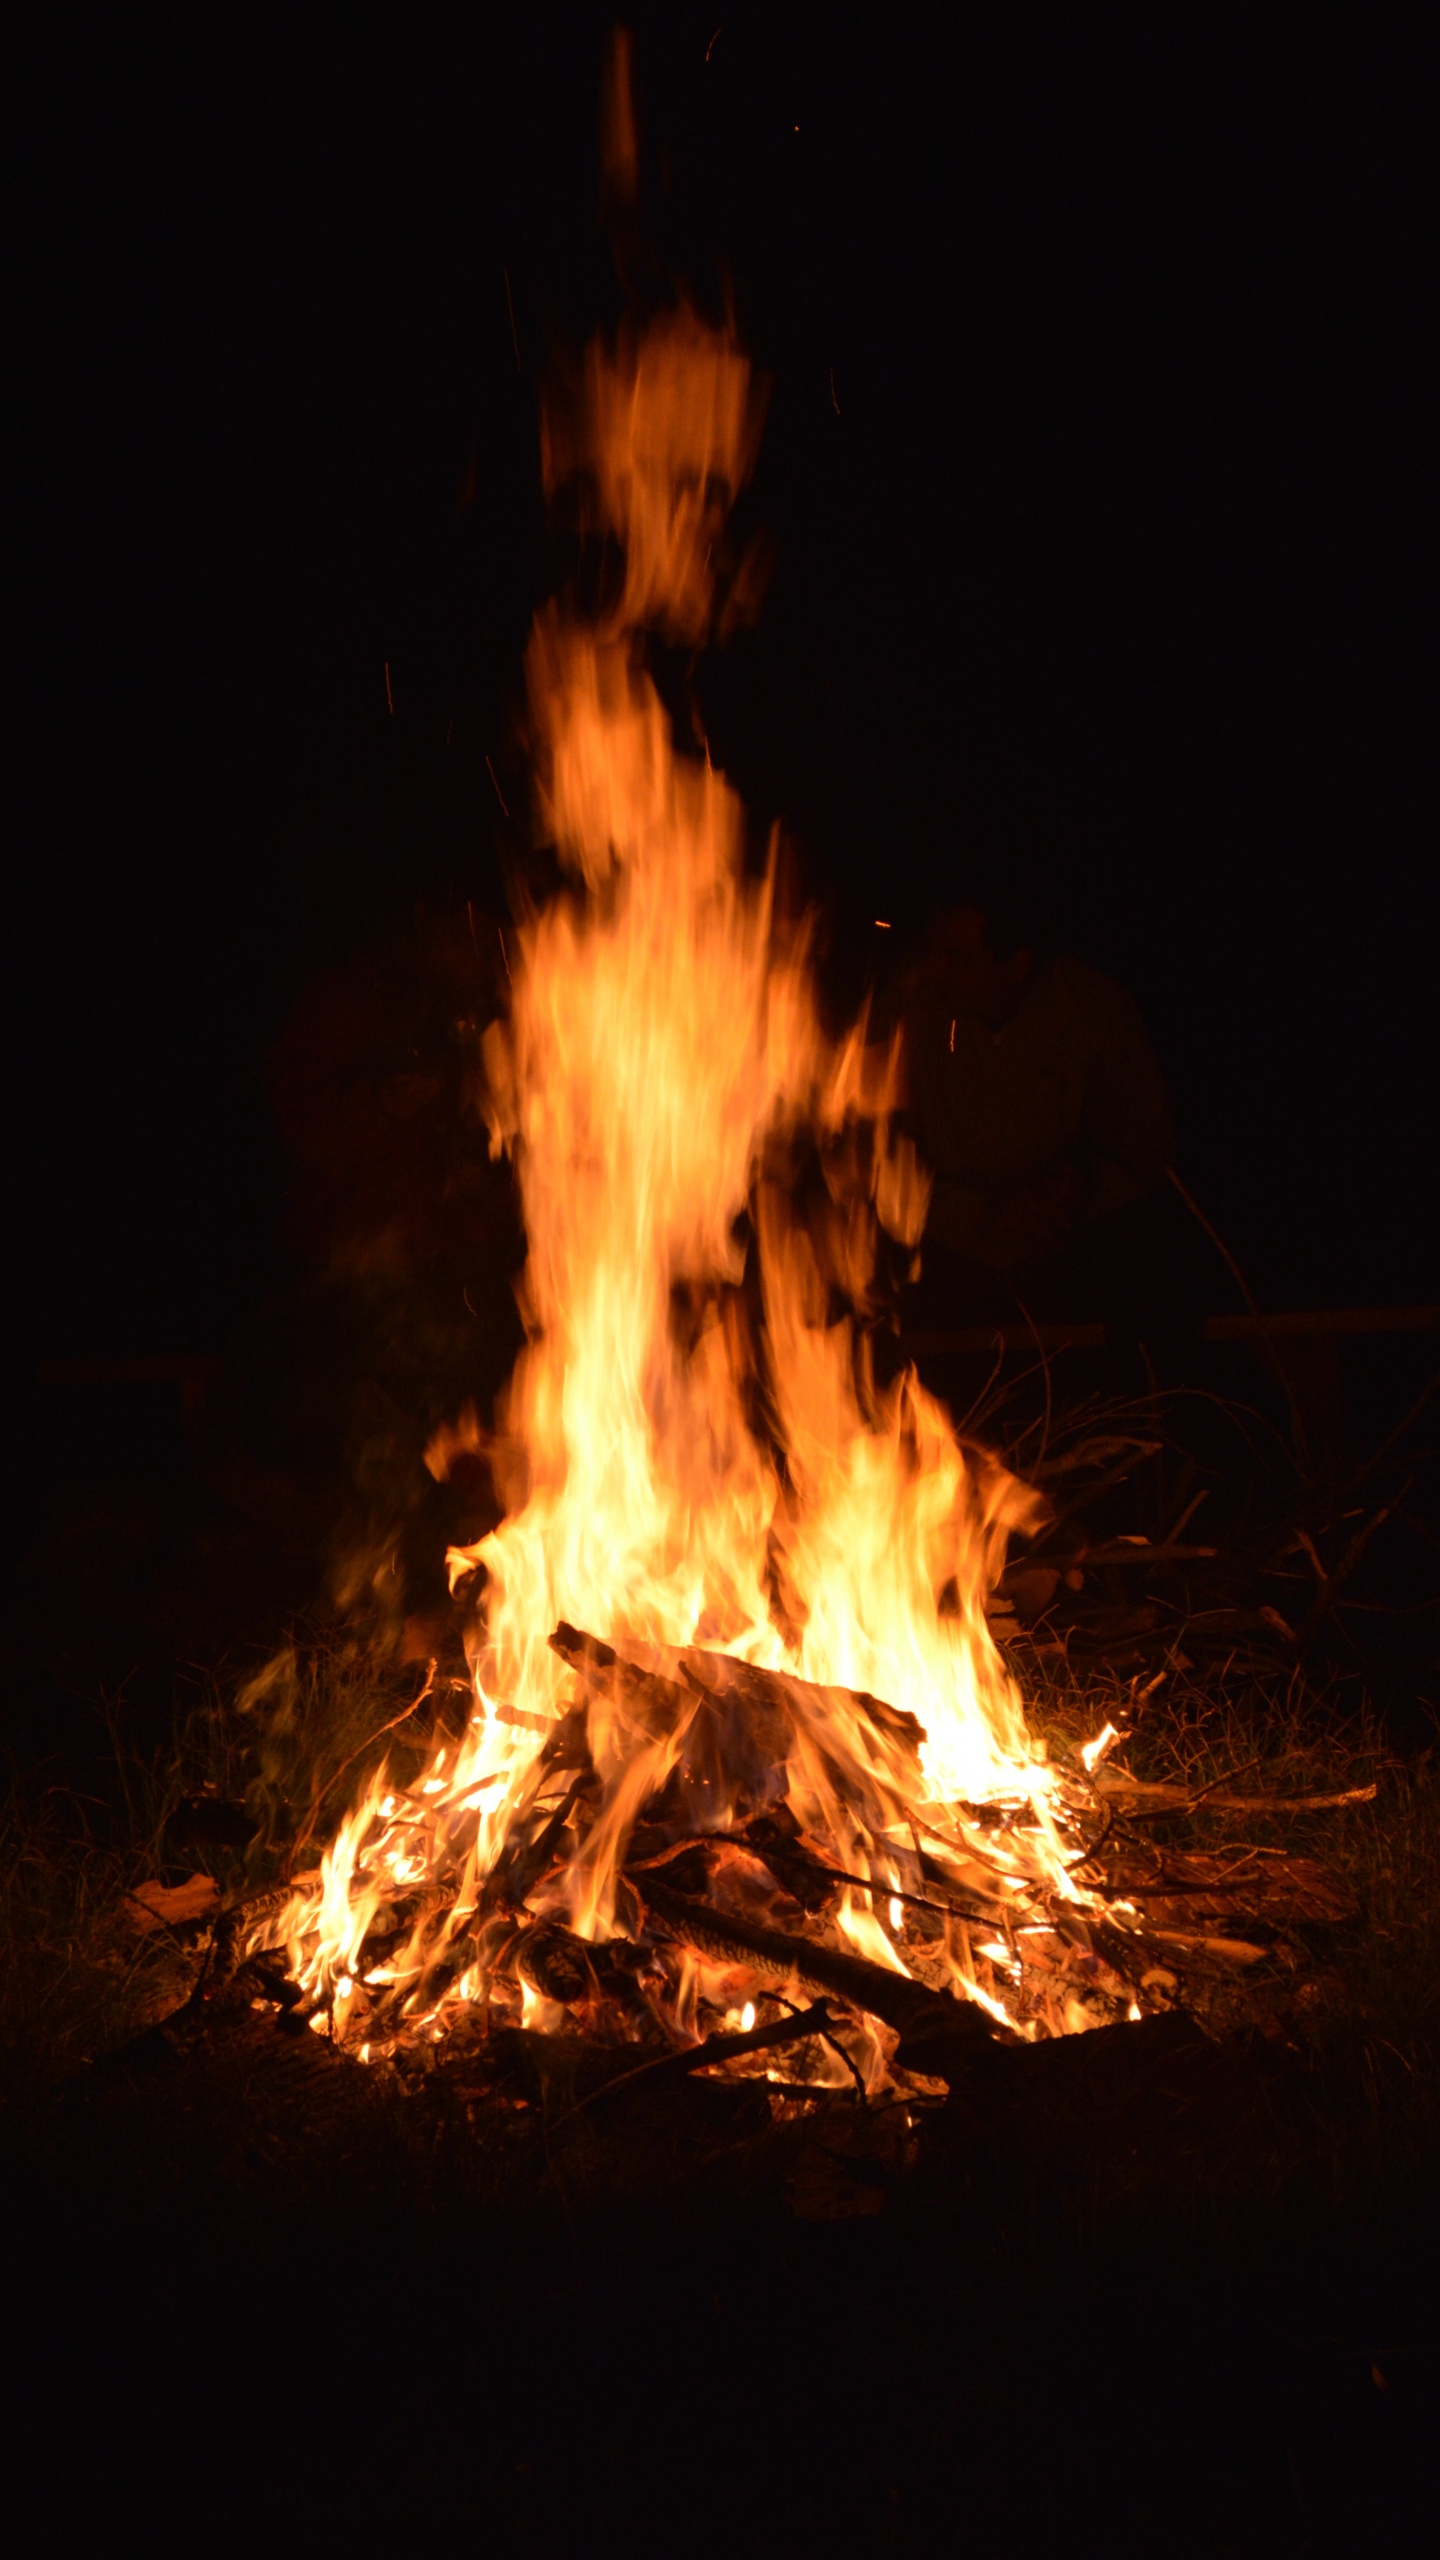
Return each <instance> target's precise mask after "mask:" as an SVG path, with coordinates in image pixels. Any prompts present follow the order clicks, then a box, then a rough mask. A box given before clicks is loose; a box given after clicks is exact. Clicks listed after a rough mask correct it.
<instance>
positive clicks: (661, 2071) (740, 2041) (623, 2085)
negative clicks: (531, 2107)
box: [553, 2000, 835, 2133]
mask: <svg viewBox="0 0 1440 2560" xmlns="http://www.w3.org/2000/svg"><path fill="white" fill-rule="evenodd" d="M834 2024H835V2021H834V2019H833V2018H832V2017H831V2015H830V2012H829V2010H828V2009H827V2007H826V2005H825V2003H824V2001H823V2000H817V2001H815V2002H814V2004H813V2006H812V2007H810V2008H808V2009H797V2010H795V2011H794V2012H793V2013H792V2015H791V2016H790V2017H788V2018H777V2019H776V2020H775V2021H774V2022H773V2024H772V2025H770V2026H768V2027H750V2028H748V2029H746V2030H745V2031H744V2032H743V2033H736V2034H734V2035H728V2036H723V2035H722V2036H706V2037H705V2038H704V2040H703V2042H701V2043H700V2044H692V2045H686V2046H684V2047H683V2048H682V2049H681V2051H680V2052H679V2053H662V2054H658V2055H657V2056H656V2058H655V2059H654V2061H653V2062H637V2063H636V2065H635V2068H634V2069H633V2071H621V2072H618V2073H617V2074H616V2077H615V2078H614V2079H613V2080H606V2081H604V2082H602V2084H601V2086H600V2087H599V2088H598V2089H592V2090H591V2091H590V2093H589V2095H588V2097H584V2098H581V2099H580V2100H579V2102H578V2103H577V2104H576V2105H575V2106H573V2107H571V2108H569V2109H568V2111H567V2112H566V2113H565V2114H564V2115H563V2116H561V2117H560V2118H559V2120H558V2122H557V2123H556V2124H555V2126H554V2128H553V2130H554V2131H555V2132H556V2133H558V2132H559V2130H560V2126H561V2125H564V2124H569V2122H570V2121H571V2118H572V2117H574V2116H578V2115H580V2114H582V2113H583V2111H584V2109H585V2108H586V2107H593V2105H594V2104H595V2101H596V2099H597V2098H608V2097H609V2096H610V2095H611V2093H612V2091H614V2090H616V2089H629V2088H633V2086H634V2084H635V2082H636V2081H637V2080H652V2081H653V2080H659V2079H670V2080H683V2079H684V2078H685V2077H686V2075H687V2073H689V2072H691V2071H703V2070H705V2069H706V2068H707V2067H708V2066H709V2064H711V2063H712V2062H733V2061H734V2059H735V2057H736V2055H737V2054H741V2053H763V2052H764V2051H765V2049H766V2047H767V2046H769V2045H777V2044H796V2043H798V2042H799V2040H800V2039H801V2037H803V2036H823V2035H826V2034H827V2032H828V2031H829V2030H830V2029H831V2028H832V2027H833V2026H834Z"/></svg>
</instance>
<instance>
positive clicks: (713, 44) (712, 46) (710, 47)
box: [705, 18, 725, 62]
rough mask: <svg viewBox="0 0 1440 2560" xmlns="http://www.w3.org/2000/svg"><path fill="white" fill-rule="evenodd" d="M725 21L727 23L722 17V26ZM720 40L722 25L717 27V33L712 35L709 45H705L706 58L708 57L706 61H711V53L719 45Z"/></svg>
mask: <svg viewBox="0 0 1440 2560" xmlns="http://www.w3.org/2000/svg"><path fill="white" fill-rule="evenodd" d="M724 23H725V21H724V19H723V18H722V19H721V21H720V26H722V27H723V25H724ZM719 41H720V27H717V28H716V30H715V33H714V34H713V36H712V37H711V39H710V41H709V43H708V44H707V46H706V47H705V59H706V61H707V62H708V61H709V59H710V56H711V54H712V53H713V52H714V50H715V47H716V46H717V44H718V43H719Z"/></svg>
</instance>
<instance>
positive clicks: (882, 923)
mask: <svg viewBox="0 0 1440 2560" xmlns="http://www.w3.org/2000/svg"><path fill="white" fill-rule="evenodd" d="M875 930H876V932H877V933H888V932H889V930H890V919H889V917H888V916H877V917H876V919H875Z"/></svg>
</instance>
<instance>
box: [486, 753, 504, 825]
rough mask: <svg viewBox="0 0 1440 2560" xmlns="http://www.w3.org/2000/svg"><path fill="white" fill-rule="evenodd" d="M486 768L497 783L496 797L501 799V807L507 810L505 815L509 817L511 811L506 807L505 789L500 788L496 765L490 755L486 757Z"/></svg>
mask: <svg viewBox="0 0 1440 2560" xmlns="http://www.w3.org/2000/svg"><path fill="white" fill-rule="evenodd" d="M485 770H486V772H487V773H488V774H489V776H490V779H491V781H492V782H493V783H494V784H495V797H496V799H497V800H498V801H499V803H500V806H501V808H502V809H504V810H505V815H506V817H507V818H508V817H509V815H510V812H509V810H508V809H507V808H505V794H504V792H503V791H502V790H501V788H500V784H499V781H498V779H497V778H496V773H495V767H494V766H493V764H492V763H491V761H490V759H489V757H488V756H487V757H486V759H485Z"/></svg>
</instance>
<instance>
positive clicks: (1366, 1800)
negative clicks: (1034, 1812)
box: [1096, 1777, 1378, 1822]
mask: <svg viewBox="0 0 1440 2560" xmlns="http://www.w3.org/2000/svg"><path fill="white" fill-rule="evenodd" d="M1096 1792H1097V1794H1100V1795H1108V1796H1110V1797H1111V1798H1112V1799H1114V1800H1115V1801H1116V1802H1117V1803H1120V1804H1122V1805H1123V1806H1124V1807H1125V1810H1126V1812H1127V1813H1128V1814H1130V1815H1131V1816H1132V1817H1133V1818H1134V1819H1136V1820H1137V1821H1141V1822H1143V1821H1145V1820H1146V1819H1147V1818H1148V1816H1149V1815H1151V1814H1157V1815H1158V1814H1162V1813H1193V1812H1194V1811H1196V1810H1197V1808H1198V1807H1200V1806H1201V1805H1203V1806H1204V1807H1205V1808H1206V1810H1207V1811H1209V1812H1217V1813H1327V1812H1329V1811H1330V1810H1331V1809H1332V1808H1333V1807H1334V1806H1337V1805H1345V1804H1373V1802H1374V1800H1375V1796H1376V1794H1377V1792H1378V1790H1377V1787H1376V1784H1375V1781H1374V1780H1373V1779H1372V1780H1371V1782H1370V1784H1369V1786H1368V1787H1345V1788H1343V1789H1341V1790H1340V1791H1338V1792H1337V1793H1336V1794H1334V1795H1313V1796H1232V1795H1216V1794H1215V1793H1214V1791H1213V1790H1212V1789H1211V1788H1209V1787H1202V1788H1201V1789H1200V1790H1199V1792H1198V1794H1197V1793H1196V1791H1195V1790H1194V1789H1193V1788H1187V1787H1165V1786H1153V1787H1152V1786H1147V1785H1145V1784H1143V1783H1142V1781H1141V1780H1140V1779H1138V1778H1128V1779H1124V1780H1122V1781H1121V1782H1120V1783H1119V1784H1117V1783H1116V1780H1115V1778H1114V1777H1112V1778H1111V1779H1110V1781H1109V1783H1108V1784H1106V1783H1104V1782H1103V1781H1099V1780H1097V1782H1096ZM1140 1797H1145V1798H1146V1799H1148V1801H1146V1802H1145V1803H1140V1802H1138V1801H1137V1799H1138V1798H1140Z"/></svg>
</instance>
